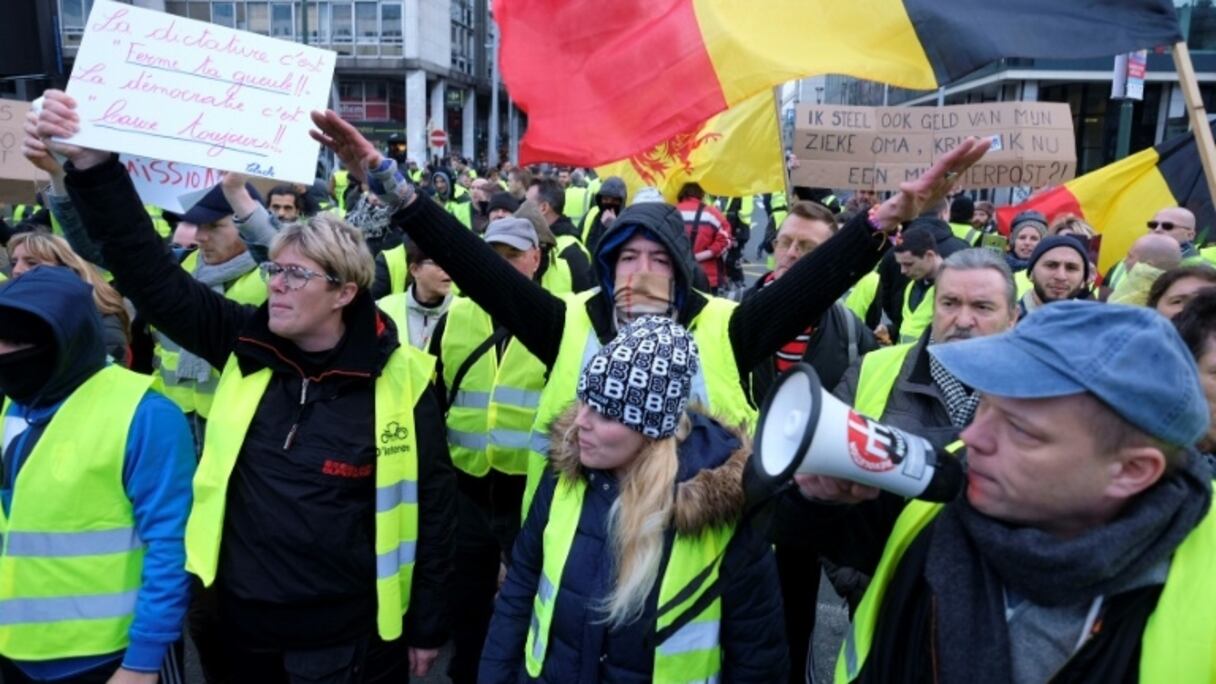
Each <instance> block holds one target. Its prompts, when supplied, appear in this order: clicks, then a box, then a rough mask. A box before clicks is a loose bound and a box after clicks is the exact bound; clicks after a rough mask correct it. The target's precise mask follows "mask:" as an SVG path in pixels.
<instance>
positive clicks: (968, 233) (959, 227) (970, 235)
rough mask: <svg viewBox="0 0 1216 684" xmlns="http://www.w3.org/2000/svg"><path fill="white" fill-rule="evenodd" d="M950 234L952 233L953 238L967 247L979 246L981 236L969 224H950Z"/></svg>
mask: <svg viewBox="0 0 1216 684" xmlns="http://www.w3.org/2000/svg"><path fill="white" fill-rule="evenodd" d="M950 232H951V233H954V237H956V238H958V239H960V240H962V241H963V242H966V243H967V246H968V247H975V246H976V245H977V244H979V241H980V237H982V235H983V234H982V233H980V231H978V230H976V229H975V226H972V225H971V224H970V223H951V224H950Z"/></svg>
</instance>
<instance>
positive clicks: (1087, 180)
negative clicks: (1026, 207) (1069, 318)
mask: <svg viewBox="0 0 1216 684" xmlns="http://www.w3.org/2000/svg"><path fill="white" fill-rule="evenodd" d="M1157 161H1158V156H1157V151H1156V150H1155V149H1153V148H1151V147H1150V148H1148V149H1146V150H1143V151H1141V152H1137V153H1136V154H1133V155H1132V156H1130V157H1127V158H1126V159H1123V160H1121V161H1118V162H1115V163H1114V164H1110V165H1107V166H1104V167H1102V168H1100V169H1097V170H1094V171H1091V172H1090V173H1087V174H1085V175H1084V176H1080V177H1078V178H1074V179H1073V180H1071V181H1068V182H1067V183H1065V184H1064V186H1065V187H1066V188H1068V191H1069V192H1071V193H1072V196H1073V197H1074V198H1076V200H1077V203H1078V204H1080V205H1081V211H1082V212H1083V213H1084V214H1085V220H1086V221H1087V222H1089V224H1090V225H1092V226H1093V227H1094V230H1096V231H1097V232H1099V233H1101V234H1102V251H1101V253H1100V254H1099V255H1098V270H1099V271H1100V272H1102V273H1106V271H1107V269H1109V268H1111V267H1112V266H1114V265H1115V262H1117V261H1119V260H1120V259H1122V258H1123V257H1124V255H1126V254H1127V252H1128V250H1130V249H1131V246H1132V243H1133V242H1135V241H1136V238H1139V237H1140V236H1142V235H1144V234H1145V233H1147V232H1148V229H1147V228H1145V223H1146V222H1147V221H1149V220H1150V219H1152V218H1153V214H1155V213H1157V211H1158V210H1160V209H1162V208H1164V207H1172V206H1175V205H1177V204H1178V200H1177V199H1175V198H1174V194H1173V193H1172V192H1170V188H1169V185H1168V184H1167V183H1166V182H1165V178H1164V177H1162V175H1161V172H1160V171H1159V170H1158V169H1157Z"/></svg>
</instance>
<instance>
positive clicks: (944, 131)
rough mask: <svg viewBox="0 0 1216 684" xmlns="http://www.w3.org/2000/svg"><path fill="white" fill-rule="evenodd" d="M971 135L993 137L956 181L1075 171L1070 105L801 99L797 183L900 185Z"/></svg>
mask: <svg viewBox="0 0 1216 684" xmlns="http://www.w3.org/2000/svg"><path fill="white" fill-rule="evenodd" d="M968 137H977V138H987V139H989V140H991V141H992V146H991V147H990V148H989V150H988V153H987V154H986V155H984V158H983V159H982V160H980V162H979V163H978V164H976V165H975V166H973V167H972V168H971V169H969V170H968V171H967V173H965V174H963V175H962V176H961V177H960V178H959V179H958V181H957V184H956V186H955V187H956V188H958V189H966V188H996V187H1006V186H1018V185H1030V186H1035V187H1042V186H1045V185H1055V184H1058V183H1062V182H1064V181H1067V180H1070V179H1071V178H1072V177H1073V176H1074V175H1075V173H1076V166H1077V163H1076V162H1077V160H1076V141H1075V139H1074V136H1073V125H1072V115H1071V113H1070V112H1069V109H1068V105H1067V104H1064V103H1055V102H993V103H990V104H975V105H955V106H950V107H851V106H837V105H809V104H807V105H800V106H799V107H798V110H797V119H796V123H795V134H794V153H795V155H796V156H797V157H798V160H799V162H800V163H799V166H798V168H797V169H794V170H793V171H792V172H791V178H792V180H793V182H794V183H795V184H796V185H806V186H811V187H825V188H837V189H845V188H854V189H863V190H897V189H899V186H900V184H901V183H904V182H907V181H910V180H915V179H916V178H918V177H920V175H921V174H922V173H924V172H925V171H926V170H928V168H929V167H930V166H932V165H933V162H934V161H935V160H937V159H938V158H939V157H941V156H942V155H944V154H946V153H947V152H949V151H950V150H952V149H953V148H954V147H956V146H957V145H958V144H959V143H960V142H962V141H963V140H964V139H966V138H968Z"/></svg>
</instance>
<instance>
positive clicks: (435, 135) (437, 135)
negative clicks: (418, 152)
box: [431, 129, 448, 149]
mask: <svg viewBox="0 0 1216 684" xmlns="http://www.w3.org/2000/svg"><path fill="white" fill-rule="evenodd" d="M447 144H448V134H447V133H444V132H443V131H441V130H439V129H435V130H433V131H431V147H434V148H435V149H440V148H442V147H443V146H444V145H447Z"/></svg>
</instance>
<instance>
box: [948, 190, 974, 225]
mask: <svg viewBox="0 0 1216 684" xmlns="http://www.w3.org/2000/svg"><path fill="white" fill-rule="evenodd" d="M973 216H975V202H973V201H972V200H971V198H970V197H968V196H967V195H959V196H958V197H955V198H954V200H953V201H951V202H950V223H971V218H972V217H973Z"/></svg>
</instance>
